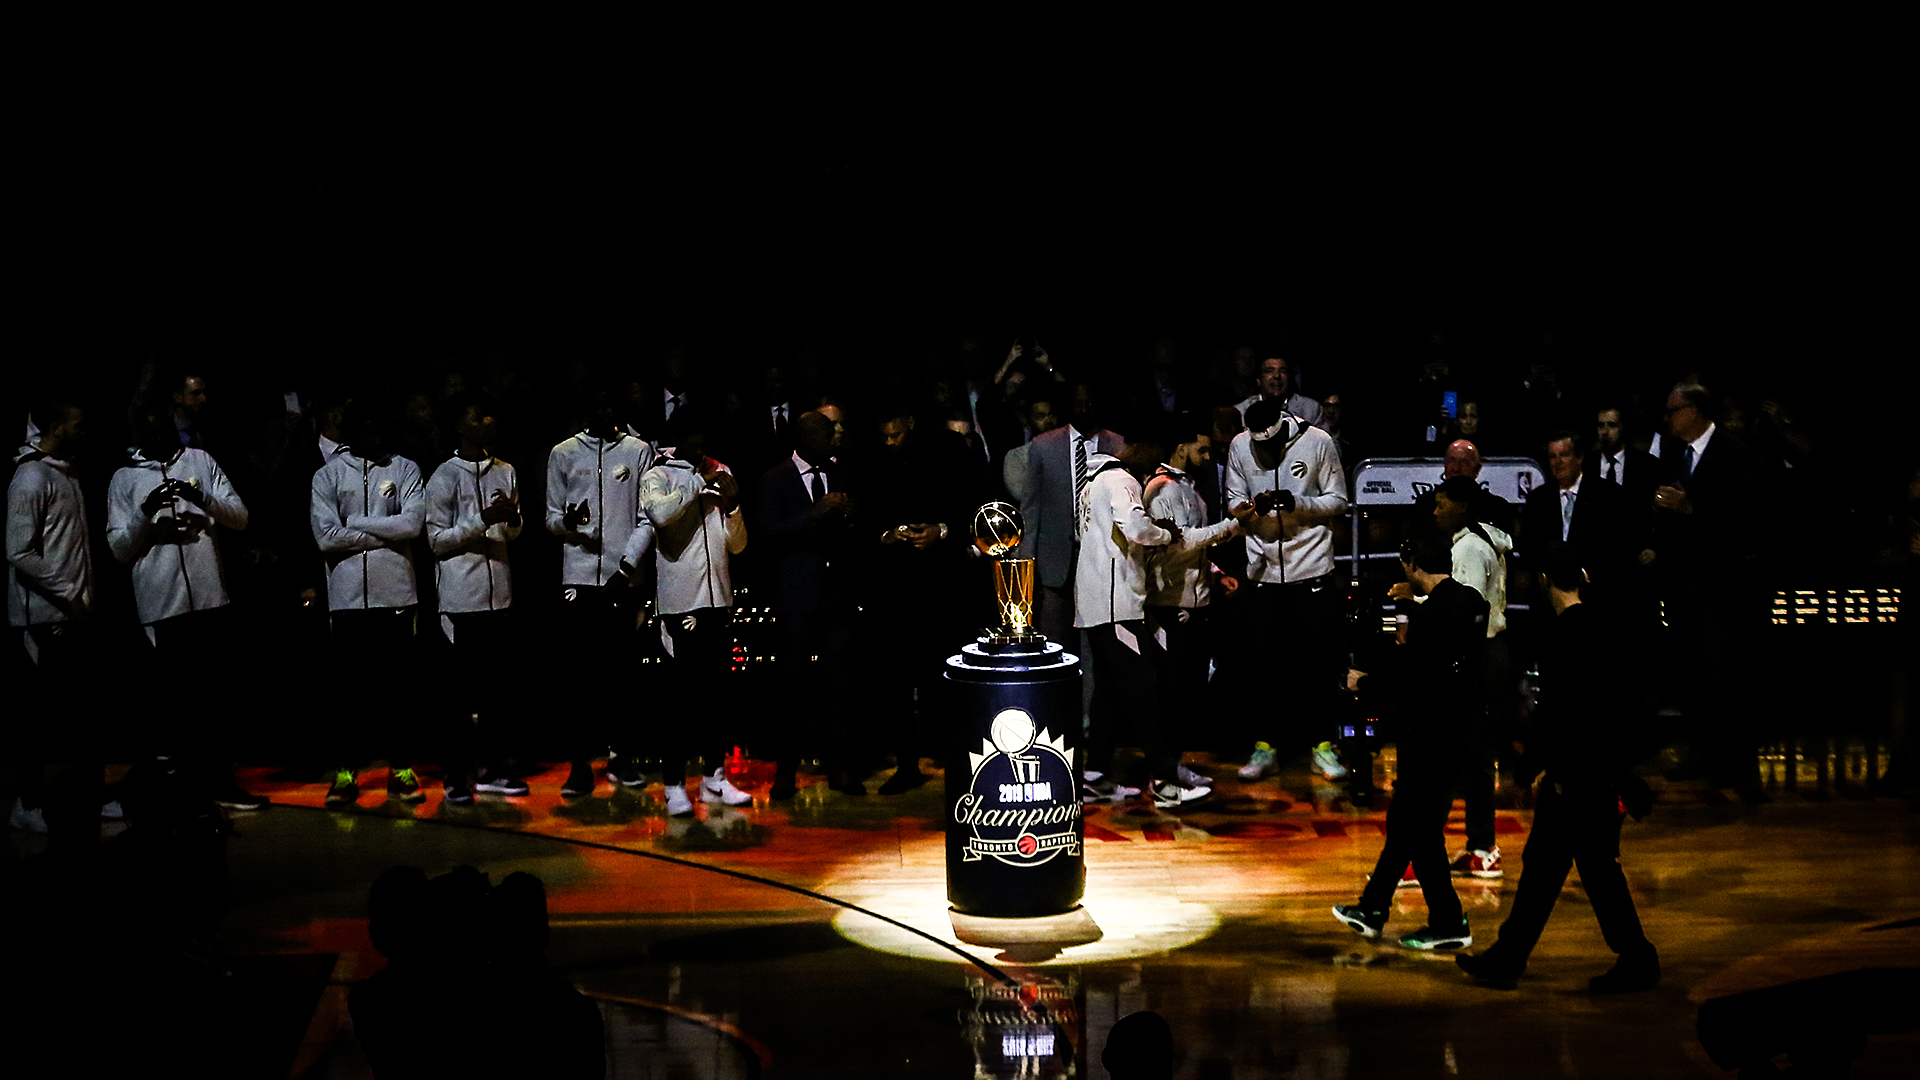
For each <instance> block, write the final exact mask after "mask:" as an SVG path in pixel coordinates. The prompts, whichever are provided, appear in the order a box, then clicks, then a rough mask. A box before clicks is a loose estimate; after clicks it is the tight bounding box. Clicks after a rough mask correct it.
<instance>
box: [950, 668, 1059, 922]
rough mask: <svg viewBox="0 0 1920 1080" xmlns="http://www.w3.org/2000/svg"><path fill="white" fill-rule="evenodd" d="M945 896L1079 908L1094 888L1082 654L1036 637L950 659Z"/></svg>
mask: <svg viewBox="0 0 1920 1080" xmlns="http://www.w3.org/2000/svg"><path fill="white" fill-rule="evenodd" d="M946 682H947V701H948V713H947V716H948V721H947V740H946V741H947V758H946V762H947V900H948V902H949V903H951V904H952V905H953V907H954V909H955V910H956V911H960V912H964V913H966V914H968V915H984V916H990V917H1000V918H1012V917H1021V916H1028V915H1057V914H1059V913H1061V912H1063V911H1071V910H1073V909H1074V908H1075V907H1076V906H1078V905H1079V903H1080V896H1081V894H1082V893H1084V892H1085V891H1086V885H1087V868H1086V860H1085V857H1084V856H1083V855H1082V849H1083V848H1084V847H1085V841H1086V825H1085V822H1084V820H1083V819H1082V817H1081V814H1080V782H1079V774H1078V773H1077V772H1075V770H1074V764H1073V761H1074V753H1075V751H1076V750H1078V748H1079V742H1080V659H1079V657H1076V656H1074V655H1072V654H1070V653H1068V652H1067V651H1066V650H1065V649H1063V648H1061V647H1060V646H1059V645H1058V644H1055V643H1054V642H1051V641H1046V640H1044V639H1043V640H1039V641H1035V642H1032V643H1018V644H1012V645H988V644H984V643H976V644H972V645H968V646H966V647H965V648H963V649H961V650H960V652H959V654H958V655H955V656H950V657H948V658H947V671H946Z"/></svg>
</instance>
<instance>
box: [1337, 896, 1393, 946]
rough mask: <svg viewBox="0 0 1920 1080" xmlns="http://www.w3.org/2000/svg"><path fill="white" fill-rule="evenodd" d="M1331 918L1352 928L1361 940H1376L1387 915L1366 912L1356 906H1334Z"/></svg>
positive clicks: (1380, 912)
mask: <svg viewBox="0 0 1920 1080" xmlns="http://www.w3.org/2000/svg"><path fill="white" fill-rule="evenodd" d="M1333 917H1334V918H1336V919H1339V920H1340V921H1341V922H1343V923H1346V924H1347V925H1348V926H1349V927H1352V928H1353V932H1354V933H1356V934H1359V935H1360V936H1361V937H1363V938H1377V937H1379V936H1380V931H1381V929H1382V928H1384V927H1385V926H1386V925H1387V913H1386V912H1384V911H1368V910H1367V909H1366V908H1363V907H1360V906H1358V905H1356V904H1338V905H1335V906H1334V909H1333Z"/></svg>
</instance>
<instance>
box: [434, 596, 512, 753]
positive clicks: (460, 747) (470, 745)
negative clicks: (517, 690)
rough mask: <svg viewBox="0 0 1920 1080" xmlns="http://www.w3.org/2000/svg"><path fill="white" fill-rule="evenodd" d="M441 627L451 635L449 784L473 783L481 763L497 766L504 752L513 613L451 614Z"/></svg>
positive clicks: (445, 715)
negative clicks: (505, 689)
mask: <svg viewBox="0 0 1920 1080" xmlns="http://www.w3.org/2000/svg"><path fill="white" fill-rule="evenodd" d="M440 619H441V624H440V628H441V631H442V632H443V633H448V632H449V631H450V633H448V644H449V646H450V648H448V649H447V650H446V653H445V664H444V666H443V669H442V672H443V673H442V676H441V683H440V688H441V689H442V690H444V691H445V694H444V695H441V694H435V695H433V696H434V697H435V698H436V699H440V700H441V707H442V710H443V711H442V713H441V716H440V721H441V724H442V732H443V734H442V736H441V737H442V741H443V746H444V750H445V753H446V756H447V759H446V762H445V768H446V780H447V783H449V784H454V783H461V782H464V783H468V784H471V782H472V781H473V779H474V771H475V770H476V769H477V768H478V767H479V766H480V765H482V764H493V763H494V757H493V755H497V754H498V752H499V743H500V739H499V730H498V729H499V727H500V721H501V717H500V715H499V713H500V708H501V705H502V704H503V702H502V698H503V697H504V693H503V690H502V686H503V684H504V683H505V682H506V681H507V671H508V666H507V660H508V657H510V656H511V655H512V643H511V640H510V639H509V636H508V635H509V630H510V628H511V623H510V620H511V619H512V613H511V612H509V611H508V610H507V609H505V608H502V609H501V610H499V611H461V612H447V613H443V614H442V615H441V616H440Z"/></svg>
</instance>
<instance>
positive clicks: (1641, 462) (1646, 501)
mask: <svg viewBox="0 0 1920 1080" xmlns="http://www.w3.org/2000/svg"><path fill="white" fill-rule="evenodd" d="M1713 437H1714V438H1716V439H1717V438H1719V437H1720V433H1719V432H1715V433H1714V436H1713ZM1707 445H1708V446H1712V445H1713V444H1712V443H1708V444H1707ZM1621 453H1622V454H1623V455H1624V456H1625V457H1626V459H1627V482H1626V483H1625V484H1622V485H1621V487H1623V488H1625V489H1626V492H1627V498H1628V503H1629V505H1630V506H1631V507H1632V508H1633V509H1634V510H1638V511H1644V512H1646V513H1652V507H1653V489H1654V488H1656V487H1659V486H1660V476H1661V473H1660V459H1659V458H1657V457H1654V456H1653V455H1652V454H1649V453H1647V452H1646V451H1645V450H1635V449H1633V448H1632V447H1627V448H1626V449H1625V450H1623V451H1621ZM1581 467H1582V469H1583V470H1584V471H1585V474H1586V475H1587V476H1590V477H1593V478H1595V479H1599V480H1604V479H1606V467H1605V466H1603V465H1602V464H1601V463H1600V451H1598V450H1595V451H1594V452H1592V453H1590V454H1588V455H1587V460H1586V463H1585V464H1584V465H1583V466H1581Z"/></svg>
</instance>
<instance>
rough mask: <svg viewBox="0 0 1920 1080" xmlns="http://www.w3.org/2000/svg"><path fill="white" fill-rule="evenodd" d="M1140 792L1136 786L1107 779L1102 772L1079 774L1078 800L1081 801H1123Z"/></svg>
mask: <svg viewBox="0 0 1920 1080" xmlns="http://www.w3.org/2000/svg"><path fill="white" fill-rule="evenodd" d="M1138 794H1140V789H1139V788H1137V787H1128V786H1127V785H1125V784H1122V783H1120V782H1119V781H1117V780H1112V779H1109V778H1108V777H1107V776H1106V775H1105V774H1103V773H1097V772H1090V773H1082V774H1081V783H1080V801H1081V802H1083V803H1088V804H1092V803H1118V802H1125V801H1127V800H1128V799H1131V798H1133V797H1134V796H1135V795H1138Z"/></svg>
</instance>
